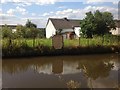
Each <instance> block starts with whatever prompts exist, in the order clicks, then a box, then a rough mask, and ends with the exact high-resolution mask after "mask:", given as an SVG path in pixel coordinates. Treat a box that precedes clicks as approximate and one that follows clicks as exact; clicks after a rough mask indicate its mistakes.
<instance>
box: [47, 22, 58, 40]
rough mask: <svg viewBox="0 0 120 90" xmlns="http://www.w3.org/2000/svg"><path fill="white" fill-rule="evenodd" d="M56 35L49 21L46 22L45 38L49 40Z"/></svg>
mask: <svg viewBox="0 0 120 90" xmlns="http://www.w3.org/2000/svg"><path fill="white" fill-rule="evenodd" d="M55 34H56V29H55V27H54V26H53V23H52V22H51V20H49V21H48V24H47V26H46V38H50V37H52V36H54V35H55Z"/></svg>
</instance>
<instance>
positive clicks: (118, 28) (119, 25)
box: [110, 20, 120, 35]
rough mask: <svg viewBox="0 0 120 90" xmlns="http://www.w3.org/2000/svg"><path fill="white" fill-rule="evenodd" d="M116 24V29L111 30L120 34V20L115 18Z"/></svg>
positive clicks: (115, 33) (114, 33)
mask: <svg viewBox="0 0 120 90" xmlns="http://www.w3.org/2000/svg"><path fill="white" fill-rule="evenodd" d="M115 24H116V30H113V29H112V30H111V31H110V32H111V33H112V34H113V35H120V20H115Z"/></svg>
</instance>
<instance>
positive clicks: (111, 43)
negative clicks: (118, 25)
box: [2, 36, 120, 58]
mask: <svg viewBox="0 0 120 90" xmlns="http://www.w3.org/2000/svg"><path fill="white" fill-rule="evenodd" d="M33 42H34V41H33V40H32V39H13V40H11V43H9V39H7V38H6V39H3V40H2V56H3V58H5V57H28V56H43V55H46V56H54V55H80V54H102V53H116V52H117V53H118V52H120V37H119V36H111V37H110V36H109V37H107V36H106V37H104V38H103V37H94V38H92V39H86V38H80V44H79V40H78V39H75V40H64V48H63V49H61V50H55V49H54V48H53V47H52V39H35V42H34V43H35V44H33Z"/></svg>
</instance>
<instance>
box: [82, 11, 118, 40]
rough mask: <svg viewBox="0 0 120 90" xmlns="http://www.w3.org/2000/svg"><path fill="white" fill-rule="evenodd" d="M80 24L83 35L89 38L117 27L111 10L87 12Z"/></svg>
mask: <svg viewBox="0 0 120 90" xmlns="http://www.w3.org/2000/svg"><path fill="white" fill-rule="evenodd" d="M80 26H81V31H82V33H83V35H84V36H86V37H87V38H92V36H93V35H104V34H106V33H109V31H110V30H111V29H115V27H116V26H115V22H114V18H113V15H112V14H111V13H110V12H100V11H99V10H96V11H95V12H94V13H92V12H91V11H90V12H87V13H86V17H85V18H84V19H83V20H82V21H81V23H80Z"/></svg>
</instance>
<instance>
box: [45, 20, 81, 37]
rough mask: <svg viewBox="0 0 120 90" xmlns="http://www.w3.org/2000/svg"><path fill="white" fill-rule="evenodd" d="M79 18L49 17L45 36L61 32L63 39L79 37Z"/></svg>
mask: <svg viewBox="0 0 120 90" xmlns="http://www.w3.org/2000/svg"><path fill="white" fill-rule="evenodd" d="M80 29H81V28H80V20H73V19H67V18H62V19H58V18H56V19H55V18H49V19H48V22H47V25H46V38H50V37H52V36H54V35H56V34H57V33H61V34H62V35H63V38H64V39H73V38H77V37H80Z"/></svg>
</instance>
